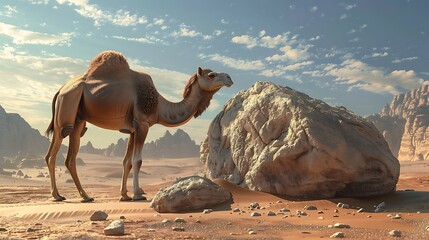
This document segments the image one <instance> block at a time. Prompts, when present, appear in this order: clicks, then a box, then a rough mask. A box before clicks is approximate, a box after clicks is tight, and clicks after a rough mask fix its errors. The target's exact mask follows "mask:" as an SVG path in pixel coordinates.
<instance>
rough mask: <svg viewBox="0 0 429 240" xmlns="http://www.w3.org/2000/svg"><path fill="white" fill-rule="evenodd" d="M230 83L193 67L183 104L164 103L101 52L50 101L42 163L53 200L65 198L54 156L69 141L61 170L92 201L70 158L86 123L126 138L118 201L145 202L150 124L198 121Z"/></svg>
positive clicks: (140, 76) (141, 78)
mask: <svg viewBox="0 0 429 240" xmlns="http://www.w3.org/2000/svg"><path fill="white" fill-rule="evenodd" d="M232 84H233V82H232V80H231V77H230V76H229V75H228V74H226V73H222V72H213V71H212V70H210V69H203V68H201V67H198V70H197V73H196V74H193V75H192V76H191V77H190V78H189V80H188V82H187V84H186V86H185V89H184V92H183V100H182V101H180V102H170V101H168V100H166V99H165V98H164V97H162V96H161V95H160V94H159V93H158V91H157V90H156V88H155V85H154V83H153V81H152V78H151V77H150V76H149V75H148V74H146V73H142V72H136V71H133V70H131V69H130V67H129V65H128V62H127V60H126V59H125V58H124V56H123V55H122V54H120V53H117V52H114V51H106V52H102V53H100V54H99V55H97V56H96V57H95V59H94V60H93V61H92V62H91V63H90V66H89V68H88V70H87V71H86V72H85V73H84V74H82V75H79V76H77V77H75V78H73V79H71V80H69V81H68V82H66V83H65V84H64V85H63V86H62V87H61V88H60V89H59V91H58V92H57V93H56V94H55V96H54V98H53V100H52V119H51V122H50V124H49V127H48V128H47V130H46V135H48V136H49V135H51V134H52V140H51V144H50V146H49V149H48V152H47V154H46V157H45V160H46V163H47V165H48V168H49V175H50V178H51V194H52V197H53V198H54V201H63V200H65V197H63V196H61V195H60V194H59V192H58V189H57V186H56V181H55V164H56V155H57V153H58V151H59V149H60V146H61V143H62V141H63V139H64V138H66V137H67V136H68V137H69V147H68V152H67V157H66V161H65V165H66V167H67V169H68V170H69V172H70V175H71V176H72V179H73V181H74V183H75V185H76V188H77V190H78V191H79V194H80V196H81V197H82V198H83V200H82V202H92V201H94V199H93V198H91V197H89V196H88V194H87V193H86V192H85V190H84V189H83V188H82V185H81V183H80V181H79V177H78V175H77V171H76V156H77V153H78V151H79V145H80V138H81V137H82V136H83V135H84V134H85V132H86V130H87V128H86V122H89V123H91V124H93V125H95V126H98V127H100V128H104V129H110V130H116V131H120V132H122V133H126V134H129V138H128V144H127V149H126V154H125V157H124V159H123V171H122V184H121V198H120V200H121V201H131V200H146V198H145V197H144V196H143V194H144V191H143V189H141V188H140V186H139V171H140V167H141V165H142V157H141V155H142V149H143V145H144V141H145V139H146V135H147V133H148V130H149V128H150V127H151V126H153V125H154V124H161V125H164V126H167V127H173V126H180V125H182V124H185V123H186V122H188V121H189V120H190V119H192V117H195V118H196V117H198V116H200V115H201V114H202V113H203V112H204V111H205V110H206V108H207V107H208V106H209V104H210V100H211V99H212V97H213V95H214V94H215V93H216V92H217V91H218V90H219V89H220V88H222V87H223V86H226V87H230V86H231V85H232ZM131 169H132V170H133V194H134V195H133V197H132V198H131V197H129V196H128V195H127V192H128V190H127V178H128V174H129V173H130V171H131Z"/></svg>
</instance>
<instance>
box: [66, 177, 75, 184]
mask: <svg viewBox="0 0 429 240" xmlns="http://www.w3.org/2000/svg"><path fill="white" fill-rule="evenodd" d="M66 183H74V182H73V179H71V178H69V179H67V180H66Z"/></svg>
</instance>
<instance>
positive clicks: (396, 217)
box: [390, 214, 402, 219]
mask: <svg viewBox="0 0 429 240" xmlns="http://www.w3.org/2000/svg"><path fill="white" fill-rule="evenodd" d="M390 218H391V219H401V218H402V217H401V215H399V214H396V215H395V216H390Z"/></svg>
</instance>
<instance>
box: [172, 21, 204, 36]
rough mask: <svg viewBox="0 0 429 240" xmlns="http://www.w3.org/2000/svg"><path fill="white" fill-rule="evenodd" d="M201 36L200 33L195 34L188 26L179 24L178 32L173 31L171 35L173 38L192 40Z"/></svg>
mask: <svg viewBox="0 0 429 240" xmlns="http://www.w3.org/2000/svg"><path fill="white" fill-rule="evenodd" d="M202 35H203V34H201V33H200V32H197V31H195V30H191V29H190V27H189V26H186V25H185V24H181V25H180V29H179V31H174V32H173V33H172V36H173V37H190V38H194V37H198V36H202Z"/></svg>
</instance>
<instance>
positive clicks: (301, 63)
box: [283, 61, 314, 71]
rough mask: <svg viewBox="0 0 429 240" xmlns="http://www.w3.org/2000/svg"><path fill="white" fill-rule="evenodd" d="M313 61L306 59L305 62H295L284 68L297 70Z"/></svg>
mask: <svg viewBox="0 0 429 240" xmlns="http://www.w3.org/2000/svg"><path fill="white" fill-rule="evenodd" d="M313 63H314V62H313V61H305V62H299V63H294V64H290V65H288V66H286V67H284V68H283V69H284V70H286V71H296V70H298V69H300V68H302V67H304V66H308V65H311V64H313Z"/></svg>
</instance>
